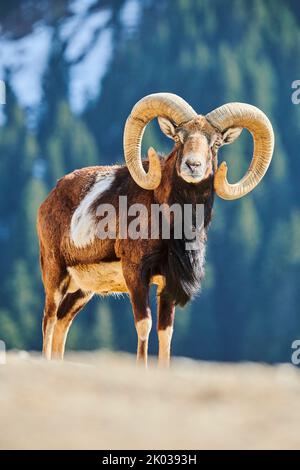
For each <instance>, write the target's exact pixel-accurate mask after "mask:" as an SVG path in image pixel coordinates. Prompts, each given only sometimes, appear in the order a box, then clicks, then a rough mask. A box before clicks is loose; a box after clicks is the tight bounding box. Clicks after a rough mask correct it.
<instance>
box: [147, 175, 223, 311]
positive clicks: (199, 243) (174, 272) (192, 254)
mask: <svg viewBox="0 0 300 470" xmlns="http://www.w3.org/2000/svg"><path fill="white" fill-rule="evenodd" d="M172 188H173V189H172V192H171V196H170V205H171V204H174V203H178V204H180V205H181V206H183V204H188V203H189V204H192V205H193V216H195V208H196V204H204V227H203V229H202V232H201V233H200V234H199V236H198V237H197V240H196V247H195V248H196V249H193V250H187V249H186V243H187V242H189V240H187V239H186V238H185V237H184V236H183V237H182V238H181V239H175V238H174V233H173V232H174V230H173V229H174V227H171V238H170V240H162V248H161V249H159V250H156V251H152V252H151V253H149V254H146V255H145V256H144V258H143V261H142V270H141V275H142V279H143V280H144V281H145V282H149V280H150V278H151V276H153V275H156V274H162V275H163V276H165V278H166V287H165V289H164V290H163V292H162V294H161V295H163V296H167V297H168V298H170V299H172V300H173V301H175V303H176V304H179V305H180V306H184V305H185V304H186V303H187V302H188V301H189V300H190V299H191V298H192V297H193V296H194V295H196V294H197V293H198V292H199V290H200V287H201V281H202V279H203V277H204V262H205V242H206V232H207V228H208V225H209V223H210V221H211V217H212V207H213V201H214V190H213V176H209V177H208V178H207V179H206V180H204V181H202V182H201V183H199V184H197V185H194V186H193V185H190V184H187V183H186V182H185V181H183V180H182V179H181V178H178V177H177V176H176V175H175V174H174V184H173V186H172ZM193 223H194V220H193Z"/></svg>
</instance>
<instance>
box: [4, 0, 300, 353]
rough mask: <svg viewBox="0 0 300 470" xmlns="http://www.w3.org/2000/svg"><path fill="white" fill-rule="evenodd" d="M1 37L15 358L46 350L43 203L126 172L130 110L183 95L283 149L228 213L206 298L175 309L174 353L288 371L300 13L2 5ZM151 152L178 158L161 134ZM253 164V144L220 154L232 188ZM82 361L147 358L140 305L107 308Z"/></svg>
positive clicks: (86, 323) (206, 4) (293, 309)
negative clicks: (96, 355) (153, 96)
mask: <svg viewBox="0 0 300 470" xmlns="http://www.w3.org/2000/svg"><path fill="white" fill-rule="evenodd" d="M0 24H1V30H0V78H1V79H4V80H5V81H6V87H7V97H6V100H7V103H6V105H5V106H0V108H1V109H0V113H1V114H0V118H1V119H0V121H1V123H0V266H1V269H0V338H1V339H3V340H5V342H6V344H7V346H8V347H9V348H26V349H40V347H41V319H42V311H43V288H42V283H41V279H40V270H39V264H38V243H37V237H36V230H35V221H36V210H37V207H38V206H39V204H40V203H41V201H42V200H43V199H44V198H45V196H46V195H47V193H48V192H49V190H50V189H51V188H52V187H53V186H54V185H55V184H56V181H57V179H58V178H60V177H61V176H63V175H64V174H65V173H67V172H70V171H72V170H73V169H75V168H79V167H83V166H88V165H94V164H108V163H113V162H116V161H117V162H122V161H123V154H122V133H123V127H124V123H125V119H126V117H127V116H128V114H129V112H130V110H131V108H132V106H133V105H134V104H135V102H136V101H138V99H140V98H141V97H143V96H144V95H146V94H148V93H152V92H156V91H169V92H173V93H177V94H179V95H180V96H182V97H183V98H185V99H186V100H187V101H188V102H189V103H190V104H191V105H192V106H193V107H194V108H195V109H196V110H198V112H199V113H203V114H205V113H207V112H209V111H210V110H212V109H213V108H215V107H217V106H219V105H221V104H223V103H225V102H228V101H244V102H248V103H251V104H254V105H256V106H258V107H259V108H261V109H262V110H263V111H264V112H265V113H266V114H267V115H268V116H269V118H270V119H271V121H272V123H273V125H274V130H275V135H276V149H275V154H274V158H273V162H272V165H271V167H270V170H269V171H268V173H267V175H266V177H265V178H264V180H263V183H262V184H261V185H260V186H259V187H258V188H257V190H255V191H254V192H253V193H251V194H250V195H249V196H247V197H245V198H243V199H242V200H237V201H233V202H226V201H222V200H217V201H216V205H215V213H214V220H213V223H212V226H211V229H210V232H209V241H208V251H207V270H206V271H207V275H206V280H205V283H204V285H203V292H202V294H201V295H200V296H199V297H198V298H197V299H196V300H195V301H194V302H193V303H191V304H190V305H189V306H188V307H187V308H185V309H183V310H182V309H177V317H176V328H175V337H174V343H173V353H174V354H176V355H186V356H191V357H195V358H201V359H207V360H229V361H239V360H260V361H267V362H274V361H289V360H290V356H291V343H292V341H293V340H294V339H297V338H300V309H299V305H300V289H299V279H300V207H299V195H300V185H299V179H300V158H299V142H300V141H299V137H300V105H299V106H297V105H294V104H293V103H292V100H291V95H292V92H293V90H292V88H291V84H292V82H293V81H294V80H297V79H300V4H299V2H298V1H297V0H159V1H156V0H111V1H109V0H99V1H95V0H73V1H72V0H69V1H68V0H54V1H50V0H40V1H30V0H23V1H18V0H10V2H1V5H0ZM244 134H245V135H244ZM149 144H151V145H153V146H154V147H156V148H157V149H160V150H167V149H169V148H170V142H169V141H167V139H166V138H165V137H163V136H162V135H161V133H160V132H159V131H158V127H157V125H152V126H150V128H149V130H148V131H147V134H146V136H145V147H146V146H147V145H149ZM251 150H252V148H251V139H250V138H249V136H247V135H246V132H244V133H243V136H242V137H241V138H240V139H239V141H238V142H237V143H235V144H234V145H232V146H229V147H228V148H226V149H224V150H222V151H221V152H220V157H221V159H223V158H224V159H226V160H227V161H228V163H229V168H230V175H229V176H230V179H231V180H232V181H233V180H235V179H236V178H238V177H239V176H240V175H241V174H242V173H243V172H244V171H245V169H246V167H247V165H248V163H249V158H250V155H251ZM154 330H155V329H154ZM154 333H155V331H153V333H152V338H151V340H152V341H151V343H152V344H151V349H150V351H151V352H152V353H154V352H155V350H156V346H157V345H156V339H155V334H154ZM68 347H69V348H74V349H96V348H110V349H115V350H125V351H134V350H135V347H136V333H135V329H134V326H133V319H132V313H131V308H130V304H129V301H128V299H127V298H124V299H122V300H120V299H111V298H110V299H103V300H99V299H94V300H93V301H92V302H91V303H90V304H89V305H88V307H87V308H86V309H85V310H84V311H82V312H81V313H80V315H79V316H78V318H77V319H76V321H75V323H74V325H73V327H72V328H71V332H70V335H69V340H68Z"/></svg>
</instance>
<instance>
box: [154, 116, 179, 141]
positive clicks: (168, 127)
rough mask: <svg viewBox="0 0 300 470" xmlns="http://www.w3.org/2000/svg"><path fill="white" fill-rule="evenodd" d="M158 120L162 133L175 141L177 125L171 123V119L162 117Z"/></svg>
mask: <svg viewBox="0 0 300 470" xmlns="http://www.w3.org/2000/svg"><path fill="white" fill-rule="evenodd" d="M157 120H158V124H159V127H160V129H161V131H162V132H163V133H164V134H165V135H166V136H167V137H170V139H174V136H175V129H176V126H175V124H174V123H173V122H172V121H170V119H167V118H164V117H161V116H159V117H158V118H157Z"/></svg>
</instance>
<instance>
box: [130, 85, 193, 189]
mask: <svg viewBox="0 0 300 470" xmlns="http://www.w3.org/2000/svg"><path fill="white" fill-rule="evenodd" d="M158 116H162V117H166V118H169V119H171V120H172V121H173V122H174V123H175V124H176V125H179V124H182V123H183V122H186V121H189V120H191V119H193V118H194V117H195V116H197V113H196V112H195V111H194V110H193V108H192V107H191V106H190V105H189V104H188V103H187V102H186V101H184V99H182V98H180V96H177V95H174V94H172V93H154V94H151V95H148V96H145V97H144V98H142V99H141V100H140V101H138V102H137V103H136V105H135V106H134V107H133V108H132V111H131V113H130V115H129V117H128V119H127V121H126V124H125V130H124V138H123V145H124V155H125V160H126V163H127V167H128V170H129V172H130V174H131V176H132V178H133V179H134V181H135V182H136V183H137V184H138V185H139V186H141V187H142V188H144V189H155V188H157V187H158V186H159V184H160V181H161V167H160V162H159V157H158V155H157V153H156V152H155V150H154V149H153V148H150V149H149V150H148V157H149V170H148V172H147V173H146V172H145V170H144V168H143V165H142V158H141V144H142V138H143V134H144V131H145V127H146V126H147V124H148V123H149V122H150V121H151V120H152V119H154V118H156V117H158Z"/></svg>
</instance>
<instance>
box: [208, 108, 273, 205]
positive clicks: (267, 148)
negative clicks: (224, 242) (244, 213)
mask: <svg viewBox="0 0 300 470" xmlns="http://www.w3.org/2000/svg"><path fill="white" fill-rule="evenodd" d="M206 119H207V120H208V121H209V122H210V123H211V124H212V125H213V126H214V127H216V128H217V129H219V130H220V131H221V132H223V131H224V130H226V129H228V128H229V127H234V126H236V127H244V128H245V129H248V131H249V132H250V133H251V134H252V137H253V141H254V150H253V157H252V161H251V163H250V166H249V168H248V170H247V172H246V174H245V175H244V176H243V178H241V179H240V181H238V182H237V183H235V184H230V183H228V180H227V165H226V163H225V162H222V163H221V165H220V166H219V168H218V169H217V172H216V174H215V191H216V193H217V194H218V196H220V197H221V198H223V199H228V200H232V199H238V198H241V197H243V196H245V195H246V194H248V193H249V192H250V191H252V190H253V189H254V188H255V186H257V185H258V183H259V182H260V181H261V179H262V178H263V176H264V175H265V173H266V171H267V169H268V167H269V165H270V162H271V159H272V155H273V149H274V132H273V128H272V125H271V123H270V121H269V119H268V118H267V116H266V115H265V114H264V113H263V112H262V111H261V110H260V109H258V108H256V107H255V106H252V105H250V104H245V103H228V104H224V105H223V106H220V107H219V108H216V109H215V110H214V111H212V112H210V113H209V114H207V115H206Z"/></svg>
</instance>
